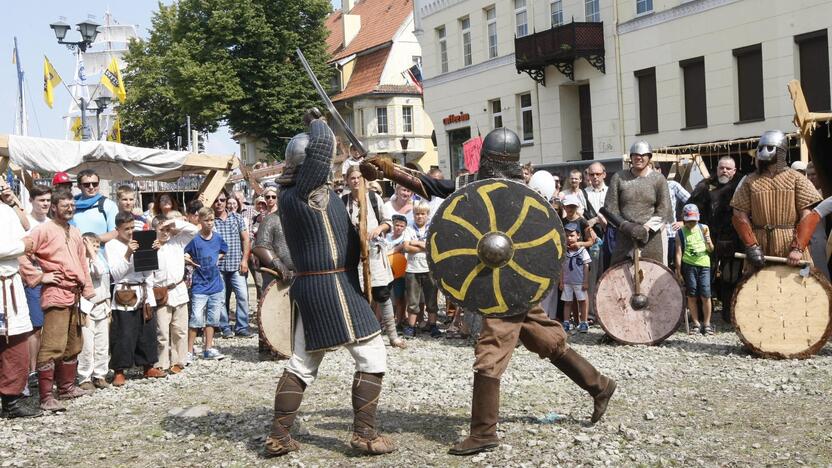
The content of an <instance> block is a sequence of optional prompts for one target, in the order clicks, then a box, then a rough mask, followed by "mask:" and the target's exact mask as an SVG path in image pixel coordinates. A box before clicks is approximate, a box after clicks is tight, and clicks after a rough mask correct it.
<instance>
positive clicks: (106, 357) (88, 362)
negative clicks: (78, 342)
mask: <svg viewBox="0 0 832 468" xmlns="http://www.w3.org/2000/svg"><path fill="white" fill-rule="evenodd" d="M81 335H82V336H83V339H84V346H83V347H82V348H81V354H79V355H78V377H79V380H80V383H84V382H89V381H91V380H92V379H103V378H104V377H106V376H107V369H108V368H109V363H110V319H109V318H108V317H104V318H101V319H98V320H96V319H92V318H88V319H87V320H86V323H85V324H84V326H83V327H81Z"/></svg>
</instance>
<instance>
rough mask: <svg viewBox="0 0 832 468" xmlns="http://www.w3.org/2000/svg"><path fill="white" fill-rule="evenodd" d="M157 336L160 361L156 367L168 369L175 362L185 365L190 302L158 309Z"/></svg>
mask: <svg viewBox="0 0 832 468" xmlns="http://www.w3.org/2000/svg"><path fill="white" fill-rule="evenodd" d="M156 337H157V338H158V339H159V361H157V362H156V367H158V368H160V369H168V368H170V367H171V366H172V365H174V364H179V365H180V366H182V367H185V356H186V355H187V354H188V303H187V302H186V303H185V304H179V305H178V306H175V307H172V306H169V305H166V306H162V307H159V308H157V309H156Z"/></svg>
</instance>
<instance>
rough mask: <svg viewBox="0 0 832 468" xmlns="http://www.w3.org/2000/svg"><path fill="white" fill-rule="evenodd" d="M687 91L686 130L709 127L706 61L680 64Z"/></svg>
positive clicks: (693, 60)
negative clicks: (706, 99)
mask: <svg viewBox="0 0 832 468" xmlns="http://www.w3.org/2000/svg"><path fill="white" fill-rule="evenodd" d="M679 66H680V67H682V79H683V81H684V91H685V128H701V127H707V126H708V110H707V109H708V106H707V105H706V102H705V59H704V58H703V57H697V58H692V59H688V60H683V61H681V62H679Z"/></svg>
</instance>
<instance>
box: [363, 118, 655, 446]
mask: <svg viewBox="0 0 832 468" xmlns="http://www.w3.org/2000/svg"><path fill="white" fill-rule="evenodd" d="M519 159H520V139H519V138H518V137H517V134H516V133H514V132H513V131H511V130H508V129H505V128H499V129H496V130H493V131H491V132H490V133H489V134H488V135H486V137H485V139H484V141H483V146H482V150H481V152H480V169H479V172H478V174H477V179H478V180H484V179H492V178H498V179H512V180H515V181H518V182H520V183H522V182H523V171H522V168H521V166H520V163H519ZM361 170H362V173H363V174H364V177H365V178H367V179H369V180H375V179H377V178H380V177H386V178H388V179H391V180H393V181H394V182H396V183H399V184H402V185H404V186H406V187H408V188H410V189H411V190H413V191H414V193H417V194H419V195H421V196H422V197H424V198H431V197H442V198H446V197H448V196H450V195H452V193H453V192H454V191H455V187H454V183H453V181H450V180H437V179H432V178H430V177H427V176H424V175H422V174H411V173H406V172H404V171H403V170H401V169H399V167H397V166H396V165H395V164H393V163H392V161H390V160H388V159H382V158H371V159H368V160H366V161H365V162H364V163H362V165H361ZM506 185H508V184H506ZM461 190H464V189H461ZM666 192H667V189H665V193H666ZM456 200H458V199H455V201H456ZM446 203H447V201H446ZM443 206H444V205H443ZM518 215H519V213H518ZM437 216H439V214H437V215H436V216H434V218H433V223H436V220H437ZM489 234H491V233H489ZM482 239H485V236H483V237H482V238H481V239H480V242H483V240H482ZM436 268H437V270H438V269H440V268H442V267H440V266H437V267H436ZM492 268H494V267H492ZM438 273H440V274H441V272H438ZM478 312H480V313H481V314H482V315H483V324H482V331H481V332H480V338H479V340H478V341H477V344H476V346H475V348H474V355H475V359H474V389H473V398H472V403H471V432H470V435H469V436H468V437H467V438H466V439H464V440H463V441H461V442H459V443H457V444H456V445H454V446H453V447H452V448H451V449H450V450H449V453H451V454H453V455H471V454H475V453H478V452H482V451H483V450H487V449H490V448H493V447H496V446H497V444H498V443H499V439H498V437H497V414H498V411H499V403H500V378H501V376H502V374H503V372H504V371H505V370H506V368H507V367H508V364H509V361H510V359H511V354H512V352H513V351H514V348H515V346H516V345H517V343H518V341H519V342H520V343H522V344H523V346H525V347H526V348H527V349H529V350H530V351H532V352H534V353H536V354H538V355H539V356H540V357H541V358H544V359H549V360H551V362H552V363H553V364H554V365H555V366H556V367H557V368H558V369H560V370H561V371H562V372H563V373H564V374H566V375H567V376H568V377H569V378H570V379H572V381H574V382H575V383H576V384H578V385H579V386H580V387H581V388H582V389H584V390H586V391H587V392H588V393H589V394H590V395H591V396H592V397H593V399H594V411H593V413H592V422H593V423H594V422H597V421H598V420H599V419H601V417H602V416H603V415H604V412H605V411H606V409H607V404H608V402H609V400H610V398H611V397H612V395H613V393H614V392H615V388H616V383H615V381H614V380H613V379H611V378H609V377H606V376H604V375H602V374H601V373H600V372H598V370H596V369H595V367H593V366H592V364H590V363H589V362H587V361H586V360H585V359H584V358H583V357H581V356H580V355H579V354H578V353H576V352H575V351H574V350H572V349H571V348H569V346H567V344H566V334H565V333H564V331H563V328H562V327H561V325H560V323H558V322H556V321H553V320H550V319H549V318H548V317H547V316H546V313H545V312H544V311H543V309H542V308H541V307H540V306H539V305H535V306H534V307H532V308H531V309H530V310H528V311H525V310H519V311H515V312H512V311H511V310H509V311H507V313H504V314H501V315H499V316H494V315H492V314H490V313H487V312H486V311H484V310H482V309H480V310H478Z"/></svg>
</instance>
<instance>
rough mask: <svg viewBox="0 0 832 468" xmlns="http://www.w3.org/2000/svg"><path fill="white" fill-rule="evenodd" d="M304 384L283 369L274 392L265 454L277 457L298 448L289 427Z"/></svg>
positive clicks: (295, 412) (301, 398)
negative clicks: (272, 416) (271, 417)
mask: <svg viewBox="0 0 832 468" xmlns="http://www.w3.org/2000/svg"><path fill="white" fill-rule="evenodd" d="M305 389H306V384H305V383H304V382H303V380H301V379H300V377H298V376H297V375H295V374H293V373H291V372H289V371H286V370H284V371H283V376H282V377H280V381H279V382H278V383H277V390H275V392H274V418H273V419H272V429H271V431H269V437H268V438H267V439H266V446H265V449H266V455H268V456H271V457H277V456H280V455H286V454H287V453H289V452H294V451H295V450H299V449H300V444H298V443H297V441H295V439H292V436H291V435H290V434H289V429H291V428H292V424H293V423H294V422H295V416H296V415H297V413H298V408H300V403H301V401H303V391H304V390H305Z"/></svg>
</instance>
